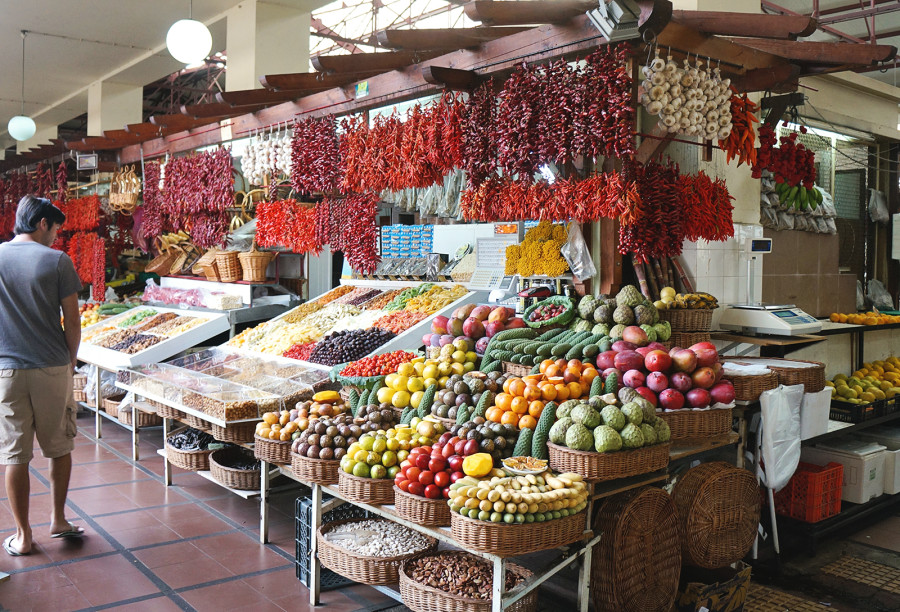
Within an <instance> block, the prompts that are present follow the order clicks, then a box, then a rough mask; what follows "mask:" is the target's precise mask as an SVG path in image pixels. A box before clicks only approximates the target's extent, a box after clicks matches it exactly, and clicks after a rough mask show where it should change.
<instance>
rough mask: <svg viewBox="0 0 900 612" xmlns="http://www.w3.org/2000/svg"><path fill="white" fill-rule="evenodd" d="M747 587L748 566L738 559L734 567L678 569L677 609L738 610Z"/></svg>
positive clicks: (679, 611) (690, 611)
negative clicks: (679, 574) (679, 573)
mask: <svg viewBox="0 0 900 612" xmlns="http://www.w3.org/2000/svg"><path fill="white" fill-rule="evenodd" d="M749 588H750V566H749V565H747V564H746V563H744V562H743V561H738V562H737V563H736V564H735V567H723V568H720V569H716V570H707V569H703V568H699V567H689V566H684V567H682V568H681V581H680V584H679V586H678V596H677V597H676V598H675V608H674V609H675V610H677V612H701V611H703V610H706V611H708V612H741V610H743V609H744V602H745V601H746V599H747V590H748V589H749Z"/></svg>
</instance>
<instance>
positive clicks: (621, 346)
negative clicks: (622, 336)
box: [612, 340, 637, 353]
mask: <svg viewBox="0 0 900 612" xmlns="http://www.w3.org/2000/svg"><path fill="white" fill-rule="evenodd" d="M636 348H637V345H634V344H632V343H631V342H625V341H624V340H616V341H615V342H613V344H612V350H614V351H615V352H617V353H621V352H622V351H633V350H634V349H636Z"/></svg>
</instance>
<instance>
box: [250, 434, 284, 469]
mask: <svg viewBox="0 0 900 612" xmlns="http://www.w3.org/2000/svg"><path fill="white" fill-rule="evenodd" d="M253 441H254V442H255V444H254V445H253V454H254V455H256V458H257V459H259V460H260V461H267V462H269V463H290V462H291V441H290V440H287V441H285V442H282V441H281V440H269V439H268V438H260V437H259V436H257V435H255V434H254V436H253Z"/></svg>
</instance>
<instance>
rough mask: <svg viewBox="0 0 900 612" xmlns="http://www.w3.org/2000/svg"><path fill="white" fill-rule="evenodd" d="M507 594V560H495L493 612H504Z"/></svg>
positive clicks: (492, 595)
mask: <svg viewBox="0 0 900 612" xmlns="http://www.w3.org/2000/svg"><path fill="white" fill-rule="evenodd" d="M505 592H506V559H504V558H502V557H495V558H494V588H493V590H492V592H491V612H503V595H504V593H505Z"/></svg>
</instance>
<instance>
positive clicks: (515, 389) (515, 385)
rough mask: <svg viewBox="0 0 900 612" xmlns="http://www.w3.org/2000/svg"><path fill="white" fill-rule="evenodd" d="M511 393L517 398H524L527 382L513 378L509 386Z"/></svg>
mask: <svg viewBox="0 0 900 612" xmlns="http://www.w3.org/2000/svg"><path fill="white" fill-rule="evenodd" d="M509 393H510V394H512V395H515V396H516V397H522V395H523V394H524V393H525V381H524V380H522V379H521V378H513V379H512V382H511V383H510V384H509Z"/></svg>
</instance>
